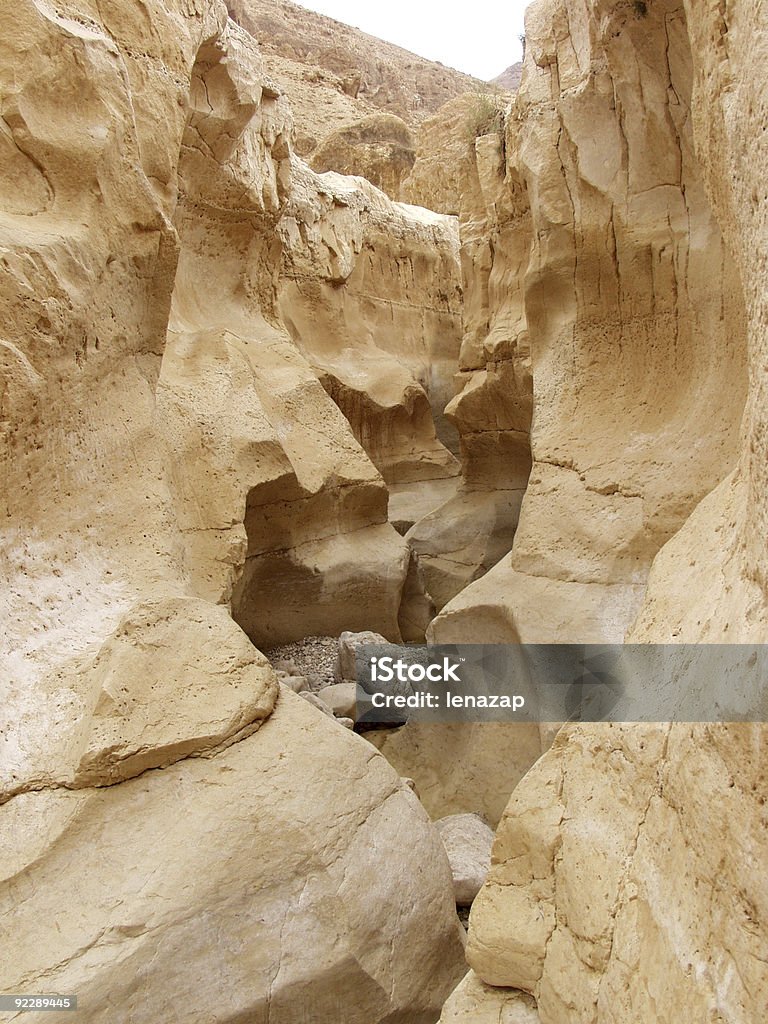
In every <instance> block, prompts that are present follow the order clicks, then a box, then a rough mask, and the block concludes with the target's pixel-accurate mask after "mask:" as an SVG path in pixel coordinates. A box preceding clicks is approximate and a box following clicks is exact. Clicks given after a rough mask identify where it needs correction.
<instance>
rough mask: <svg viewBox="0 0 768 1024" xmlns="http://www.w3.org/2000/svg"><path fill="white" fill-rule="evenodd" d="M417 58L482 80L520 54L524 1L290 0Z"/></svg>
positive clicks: (528, 0) (526, 1) (490, 76)
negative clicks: (441, 64)
mask: <svg viewBox="0 0 768 1024" xmlns="http://www.w3.org/2000/svg"><path fill="white" fill-rule="evenodd" d="M295 2H296V3H299V4H300V5H301V6H302V7H308V8H309V9H310V10H312V11H319V12H320V13H321V14H327V15H329V17H331V18H335V19H336V20H337V21H343V22H345V23H346V24H347V25H354V26H355V27H356V28H361V29H362V30H363V31H364V32H368V33H369V34H370V35H373V36H378V37H379V39H385V40H387V42H390V43H396V44H397V45H398V46H403V47H405V49H406V50H411V51H412V52H413V53H417V54H419V56H421V57H427V58H428V59H429V60H438V61H440V62H441V63H443V64H447V65H448V67H451V68H457V69H458V70H459V71H464V72H466V74H468V75H474V76H475V77H476V78H481V79H484V80H487V79H489V78H494V77H495V76H496V75H499V74H501V72H502V71H503V70H504V69H505V68H508V67H509V65H510V64H514V63H515V61H518V60H520V59H521V57H522V49H521V46H520V40H519V39H518V36H519V35H521V34H522V32H523V31H524V27H523V11H524V10H525V8H526V7H527V6H528V3H529V2H530V0H469V2H467V0H464V2H463V3H446V0H367V2H366V0H362V2H361V0H295Z"/></svg>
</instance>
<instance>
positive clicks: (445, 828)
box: [435, 814, 493, 907]
mask: <svg viewBox="0 0 768 1024" xmlns="http://www.w3.org/2000/svg"><path fill="white" fill-rule="evenodd" d="M435 826H436V827H437V831H438V832H439V833H440V838H441V839H442V841H443V846H444V847H445V852H446V853H447V854H448V863H449V864H450V865H451V873H452V874H453V894H454V896H455V897H456V903H457V904H458V905H459V906H462V907H468V906H470V904H471V903H472V901H473V900H474V898H475V896H477V894H478V893H479V892H480V889H481V888H482V885H483V882H484V881H485V878H486V875H487V874H488V869H489V868H490V866H491V844H492V843H493V832H492V831H491V829H490V828H488V826H487V825H486V823H485V822H484V821H483V819H482V818H480V817H479V816H478V815H477V814H452V815H450V816H449V817H447V818H440V820H439V821H436V822H435Z"/></svg>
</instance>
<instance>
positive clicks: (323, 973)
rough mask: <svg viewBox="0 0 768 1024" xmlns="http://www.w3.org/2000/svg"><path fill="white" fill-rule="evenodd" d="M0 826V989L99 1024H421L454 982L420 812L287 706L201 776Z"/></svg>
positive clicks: (111, 794)
mask: <svg viewBox="0 0 768 1024" xmlns="http://www.w3.org/2000/svg"><path fill="white" fill-rule="evenodd" d="M0 818H2V828H1V829H0V835H2V837H3V839H2V856H1V857H0V863H2V865H3V871H2V878H3V880H2V882H0V935H2V941H3V948H4V949H5V950H7V951H9V953H10V951H12V955H8V956H5V957H3V961H2V966H0V987H1V988H2V990H3V991H5V992H17V991H22V992H33V991H40V992H42V991H46V992H47V991H51V990H52V991H57V992H65V993H77V996H78V1009H79V1012H81V1013H82V1014H84V1015H85V1016H86V1017H87V1019H88V1021H89V1022H93V1024H123V1022H124V1024H129V1022H130V1024H135V1022H137V1021H150V1020H151V1021H157V1020H171V1019H177V1018H178V1017H179V1016H181V1017H183V1019H184V1020H185V1021H188V1022H189V1024H198V1022H199V1024H202V1022H209V1021H211V1020H216V1021H217V1022H220V1024H235V1022H236V1021H242V1020H245V1019H248V1020H249V1021H258V1022H263V1024H266V1021H268V1020H269V1021H271V1022H273V1024H293V1022H295V1021H296V1020H297V1019H300V1018H302V1017H303V1016H305V1015H308V1016H309V1017H311V1019H312V1021H313V1022H317V1024H338V1022H339V1021H344V1022H345V1024H371V1022H375V1021H380V1022H382V1024H383V1022H384V1021H392V1020H405V1019H407V1020H408V1021H412V1022H414V1024H430V1022H432V1021H434V1020H435V1018H436V1017H437V1015H438V1014H439V1012H440V1007H441V1005H442V1003H443V1002H444V1000H445V998H446V997H447V995H448V994H449V993H450V991H451V989H452V988H453V986H454V985H455V984H456V983H457V981H458V980H459V979H460V977H461V976H462V974H463V973H464V971H465V969H466V968H465V965H464V959H463V949H462V939H461V934H460V932H461V926H460V924H459V922H458V919H457V917H456V912H455V908H454V903H453V894H452V886H451V874H450V868H449V866H448V862H447V859H446V857H445V852H444V850H443V848H442V844H441V842H440V838H439V836H438V834H437V832H436V830H435V829H434V826H432V825H431V824H430V822H429V820H428V818H427V815H426V813H425V812H424V811H423V809H422V808H421V807H420V806H419V803H418V801H417V800H416V798H415V797H414V796H413V794H412V793H411V791H410V790H409V789H408V788H407V786H404V785H403V784H401V782H400V780H399V779H398V777H397V776H396V774H395V773H394V772H393V771H392V769H391V768H390V767H389V766H388V765H387V763H386V762H385V761H384V759H383V758H381V757H378V756H374V757H373V758H372V757H371V750H370V747H369V746H368V745H367V744H366V743H365V742H364V741H363V740H361V739H358V738H357V737H355V736H353V735H352V734H350V733H348V732H346V731H345V730H343V729H340V728H339V727H338V726H337V725H335V724H334V723H333V722H330V721H328V720H327V719H326V718H325V717H324V716H322V715H319V714H317V712H316V711H314V710H313V709H311V708H309V707H307V706H306V704H305V702H304V701H302V700H301V699H300V698H298V697H296V696H294V695H293V694H290V693H288V692H286V691H283V692H282V693H281V696H280V699H279V703H278V706H277V708H276V710H275V712H274V713H273V715H272V716H271V717H270V719H269V720H268V721H267V723H266V724H265V725H264V726H263V727H262V729H261V730H260V731H259V733H257V734H256V735H255V736H252V737H250V738H248V739H245V740H242V741H241V742H239V743H237V744H235V745H234V746H232V747H230V748H229V749H228V750H226V751H223V752H221V753H219V754H217V755H216V756H215V757H213V758H209V759H200V758H193V759H189V758H188V759H186V760H184V761H181V762H179V763H177V764H176V765H173V766H172V767H170V768H167V769H166V770H165V771H150V772H147V773H145V774H144V775H142V776H141V777H140V778H137V779H133V780H131V781H128V782H124V783H122V784H121V785H117V786H110V787H106V788H101V789H99V788H97V789H87V790H80V791H77V792H69V791H67V790H63V789H56V790H50V791H47V792H42V793H27V794H22V795H20V796H17V797H15V798H14V799H13V800H11V801H10V802H8V803H6V804H5V805H3V807H2V808H0ZM415 865H416V866H417V867H414V866H415ZM53 922H55V926H54V925H53ZM46 1016H47V1015H45V1014H42V1015H39V1014H31V1015H30V1016H29V1020H30V1021H31V1022H34V1021H38V1020H39V1021H44V1018H45V1017H46Z"/></svg>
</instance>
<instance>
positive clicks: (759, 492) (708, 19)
mask: <svg viewBox="0 0 768 1024" xmlns="http://www.w3.org/2000/svg"><path fill="white" fill-rule="evenodd" d="M686 11H687V13H688V24H689V32H690V36H691V48H692V53H693V57H694V68H693V70H694V86H695V88H694V93H693V104H692V108H693V118H694V125H695V131H696V138H697V143H698V147H697V152H698V155H699V159H700V161H701V165H702V170H703V174H704V176H705V179H706V182H707V186H708V189H709V192H710V194H711V195H712V197H713V202H714V206H715V211H716V213H717V216H718V219H719V222H720V223H721V225H722V228H723V232H724V235H725V238H726V240H727V242H728V244H729V247H730V250H731V252H732V253H733V257H734V261H735V264H736V266H737V267H738V269H739V271H740V274H741V279H742V281H743V286H744V298H745V304H746V311H747V325H746V339H747V347H748V355H749V370H750V390H749V396H748V400H747V405H746V410H745V416H744V423H743V429H742V438H741V457H740V459H739V464H738V466H737V469H736V471H735V473H734V474H733V475H732V476H731V477H730V478H729V479H727V480H725V481H724V482H723V483H722V484H721V485H720V486H719V487H718V488H717V489H716V490H714V491H713V492H712V493H711V494H710V495H709V496H708V497H707V498H706V499H704V501H702V503H701V504H700V505H699V507H698V508H697V509H696V511H695V512H694V514H693V515H692V516H691V517H690V519H689V520H688V521H687V522H686V523H685V525H684V526H683V528H682V529H681V530H680V532H679V533H678V534H677V535H676V536H675V537H674V538H673V539H672V540H671V541H669V543H668V544H667V545H666V546H665V547H664V548H663V549H662V550H661V552H660V553H659V555H658V556H657V558H656V561H655V562H654V565H653V569H652V572H651V577H650V580H649V585H648V592H647V595H646V598H645V601H644V604H643V607H642V608H641V610H640V613H639V616H638V619H637V622H636V623H635V625H634V628H633V630H632V633H631V636H632V637H633V638H636V639H637V640H640V641H642V640H653V641H656V642H664V641H666V640H668V639H671V640H676V641H680V642H684V641H688V642H696V641H699V640H706V641H708V642H712V641H715V642H717V641H720V640H728V641H731V642H733V643H739V642H743V643H749V642H757V643H765V641H766V638H767V637H768V597H767V596H766V595H768V570H767V568H766V567H767V566H768V558H766V544H765V537H766V521H767V519H768V512H767V511H766V502H765V485H766V442H765V438H766V413H765V407H766V401H765V392H766V387H767V386H768V384H767V383H766V370H765V351H766V340H765V321H766V301H767V300H766V270H765V263H764V260H763V258H762V254H763V253H764V252H765V249H766V244H767V242H766V239H768V224H767V223H766V210H765V203H764V201H763V199H762V198H761V197H762V194H763V193H762V189H763V176H762V173H761V170H760V167H761V165H762V160H763V156H764V153H765V148H766V140H765V137H764V133H763V130H762V128H763V119H762V114H761V111H762V110H763V107H764V104H765V102H766V93H765V83H764V80H763V77H762V76H760V75H759V74H756V72H755V71H754V69H755V68H759V67H760V65H761V63H762V61H763V60H764V59H765V52H766V43H765V38H764V35H763V33H762V22H763V11H762V10H761V5H760V4H759V3H756V2H754V0H743V2H741V3H739V4H738V5H735V7H734V10H733V11H732V12H729V17H728V21H727V23H726V20H725V14H724V12H723V11H721V10H719V9H716V8H714V7H712V6H711V5H707V4H704V3H698V2H690V3H688V4H686ZM731 30H732V34H731ZM734 40H737V42H735V43H734V42H733V41H734ZM726 43H727V45H726Z"/></svg>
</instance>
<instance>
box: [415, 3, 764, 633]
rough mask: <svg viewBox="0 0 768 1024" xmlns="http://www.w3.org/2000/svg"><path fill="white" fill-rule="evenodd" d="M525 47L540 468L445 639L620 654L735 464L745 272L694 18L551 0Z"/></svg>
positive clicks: (513, 129) (451, 615)
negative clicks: (665, 566) (663, 551)
mask: <svg viewBox="0 0 768 1024" xmlns="http://www.w3.org/2000/svg"><path fill="white" fill-rule="evenodd" d="M526 45H527V50H526V54H527V55H526V74H525V77H524V81H523V84H522V86H521V90H520V92H519V93H518V96H517V99H516V103H515V105H514V107H513V108H512V112H511V114H510V115H509V117H508V120H507V130H506V139H505V152H506V164H507V175H508V177H509V178H510V179H511V181H512V183H513V188H514V181H515V180H516V179H519V180H520V181H521V182H522V184H523V185H524V188H525V193H526V195H527V202H528V203H529V204H530V218H531V219H530V232H531V234H530V237H531V240H532V244H531V247H530V253H529V255H527V257H525V258H524V260H523V262H522V264H520V262H519V261H520V250H519V249H515V248H512V249H511V250H510V253H509V256H507V255H506V254H505V252H504V251H503V250H502V252H501V253H500V254H498V255H497V257H496V259H497V260H499V261H505V260H507V259H510V260H512V261H514V263H515V264H516V266H515V271H516V274H515V276H516V277H517V278H518V280H521V279H522V288H523V308H524V311H525V326H526V328H527V337H528V338H529V339H530V353H531V366H532V373H533V380H534V391H535V395H536V400H535V414H534V419H533V429H532V435H531V448H532V454H533V469H532V472H531V476H530V480H529V483H528V487H527V490H526V493H525V498H524V501H523V504H522V509H521V513H520V522H519V526H518V530H517V534H516V537H515V542H514V548H513V551H512V553H511V555H510V556H509V557H507V558H504V559H502V560H501V562H500V563H499V564H498V566H497V567H496V568H494V569H493V570H492V571H491V572H490V573H488V574H487V575H486V576H484V577H483V578H482V579H481V580H480V581H479V582H477V583H475V584H474V585H472V586H470V587H468V588H466V590H464V591H463V592H462V594H461V595H460V596H459V597H458V598H457V599H456V600H455V601H454V602H452V603H451V604H450V605H449V606H448V607H447V608H446V610H445V611H444V612H443V614H442V615H441V617H440V618H439V619H438V620H437V622H436V623H435V627H434V636H435V637H436V638H437V639H446V640H448V639H450V640H458V639H469V638H474V639H489V640H491V639H496V640H499V639H503V638H506V639H510V640H517V639H521V640H523V641H546V640H560V641H563V640H579V641H589V640H594V641H602V640H620V639H621V638H622V637H623V635H624V633H625V632H626V630H627V628H628V626H629V625H630V623H631V621H632V619H633V617H634V615H635V614H636V612H637V609H638V607H639V604H640V601H641V599H642V595H643V591H644V587H645V583H646V581H647V578H648V571H649V567H650V563H651V561H652V559H653V557H654V556H655V554H656V552H657V551H658V550H659V548H660V547H661V546H662V545H663V544H664V543H665V542H666V541H667V540H669V538H670V537H671V536H672V535H673V534H674V533H675V532H676V531H677V530H678V529H679V527H680V526H681V525H682V523H683V522H684V520H685V518H686V517H687V516H688V515H689V514H690V512H691V511H692V509H693V508H694V506H695V505H696V503H697V502H698V501H699V500H700V499H701V498H702V497H703V496H704V495H705V494H706V493H708V492H709V491H710V490H711V489H712V488H713V487H714V486H715V485H716V484H717V483H718V482H719V481H720V480H721V479H722V478H723V477H724V476H725V475H726V474H727V473H728V472H729V470H730V469H731V468H732V467H733V465H734V463H735V460H736V454H737V444H738V428H739V423H740V419H741V415H742V409H743V402H744V395H745V386H746V376H745V345H744V299H743V294H742V290H741V282H740V274H739V267H738V265H737V264H735V263H734V261H733V259H732V257H731V255H730V253H729V252H728V251H727V249H726V247H725V246H724V244H723V241H722V238H721V235H720V230H719V228H718V225H717V222H716V219H715V216H714V214H713V211H712V207H711V205H710V201H709V199H708V198H707V195H706V193H705V190H704V183H703V180H702V175H701V171H700V167H699V162H698V160H697V158H696V155H695V152H694V140H693V130H692V123H691V116H690V112H691V107H690V104H691V88H692V78H693V73H692V63H691V47H690V43H689V39H688V32H687V28H686V19H685V14H684V12H683V11H682V10H681V9H680V7H679V5H678V4H676V3H674V2H671V0H670V2H669V3H667V2H660V3H654V4H649V5H632V4H624V3H621V4H619V3H617V4H614V3H605V4H596V3H578V4H576V5H568V7H567V9H566V6H565V5H564V4H558V3H554V2H539V3H536V4H534V5H533V6H532V7H531V8H530V10H529V12H528V31H527V44H526ZM513 393H514V392H510V391H508V394H513ZM713 408H716V409H717V414H716V415H713Z"/></svg>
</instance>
